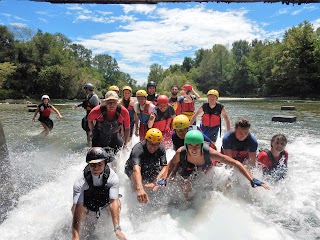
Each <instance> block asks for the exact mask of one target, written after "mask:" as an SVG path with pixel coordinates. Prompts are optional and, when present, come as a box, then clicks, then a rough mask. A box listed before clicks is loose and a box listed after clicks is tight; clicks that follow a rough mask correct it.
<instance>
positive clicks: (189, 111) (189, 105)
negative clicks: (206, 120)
mask: <svg viewBox="0 0 320 240" xmlns="http://www.w3.org/2000/svg"><path fill="white" fill-rule="evenodd" d="M180 95H181V96H180V98H179V100H178V101H179V103H180V108H181V114H184V115H186V116H187V117H188V118H189V119H191V117H192V115H193V114H194V110H195V100H197V99H199V98H200V95H199V94H198V93H197V92H196V91H195V90H194V89H193V87H192V86H191V85H190V84H184V85H183V86H182V90H181V91H180Z"/></svg>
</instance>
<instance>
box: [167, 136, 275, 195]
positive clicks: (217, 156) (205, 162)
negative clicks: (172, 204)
mask: <svg viewBox="0 0 320 240" xmlns="http://www.w3.org/2000/svg"><path fill="white" fill-rule="evenodd" d="M184 143H185V145H184V146H183V147H180V148H179V149H178V150H177V152H176V154H175V155H174V156H173V158H172V160H171V161H170V163H169V166H168V172H167V173H165V176H169V177H175V175H176V173H177V171H178V170H179V174H180V176H181V177H182V179H183V182H182V183H183V184H182V190H183V191H184V196H185V197H186V198H187V199H188V197H189V196H188V194H189V192H190V191H191V182H190V176H191V175H193V174H194V173H195V172H197V171H199V170H200V171H203V172H205V173H206V172H207V171H209V170H210V169H211V168H212V166H213V163H212V162H213V161H219V162H222V163H225V164H227V165H230V166H234V167H236V168H238V170H239V171H240V173H241V174H242V175H244V176H245V177H246V178H247V179H248V180H249V181H250V183H251V186H252V187H256V186H262V187H264V188H265V189H269V186H268V185H266V184H264V183H263V182H261V181H259V180H257V179H255V178H253V176H252V175H251V173H250V172H249V171H248V170H247V168H245V167H244V165H243V164H241V163H240V162H239V161H237V160H235V159H233V158H230V157H228V156H227V155H223V154H222V153H219V152H218V151H216V150H214V149H212V148H210V147H209V146H208V144H206V143H205V142H204V138H203V135H202V133H201V132H200V131H199V130H191V131H189V132H188V133H187V134H186V136H185V140H184ZM179 167H180V169H179Z"/></svg>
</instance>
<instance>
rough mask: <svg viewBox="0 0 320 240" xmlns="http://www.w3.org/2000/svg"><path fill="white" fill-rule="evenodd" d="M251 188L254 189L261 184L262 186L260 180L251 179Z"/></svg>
mask: <svg viewBox="0 0 320 240" xmlns="http://www.w3.org/2000/svg"><path fill="white" fill-rule="evenodd" d="M250 183H251V187H255V186H261V185H262V184H264V183H263V182H261V181H260V180H258V179H255V178H253V179H252V180H251V181H250Z"/></svg>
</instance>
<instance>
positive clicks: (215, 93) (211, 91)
mask: <svg viewBox="0 0 320 240" xmlns="http://www.w3.org/2000/svg"><path fill="white" fill-rule="evenodd" d="M211 94H213V95H215V96H216V97H217V98H219V92H218V91H217V90H215V89H211V90H209V91H208V92H207V96H208V95H211Z"/></svg>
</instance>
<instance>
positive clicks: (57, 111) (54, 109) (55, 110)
mask: <svg viewBox="0 0 320 240" xmlns="http://www.w3.org/2000/svg"><path fill="white" fill-rule="evenodd" d="M51 108H52V110H53V111H54V112H55V113H56V114H58V117H59V118H62V115H61V114H60V112H59V110H58V109H56V108H55V107H54V106H51Z"/></svg>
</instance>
